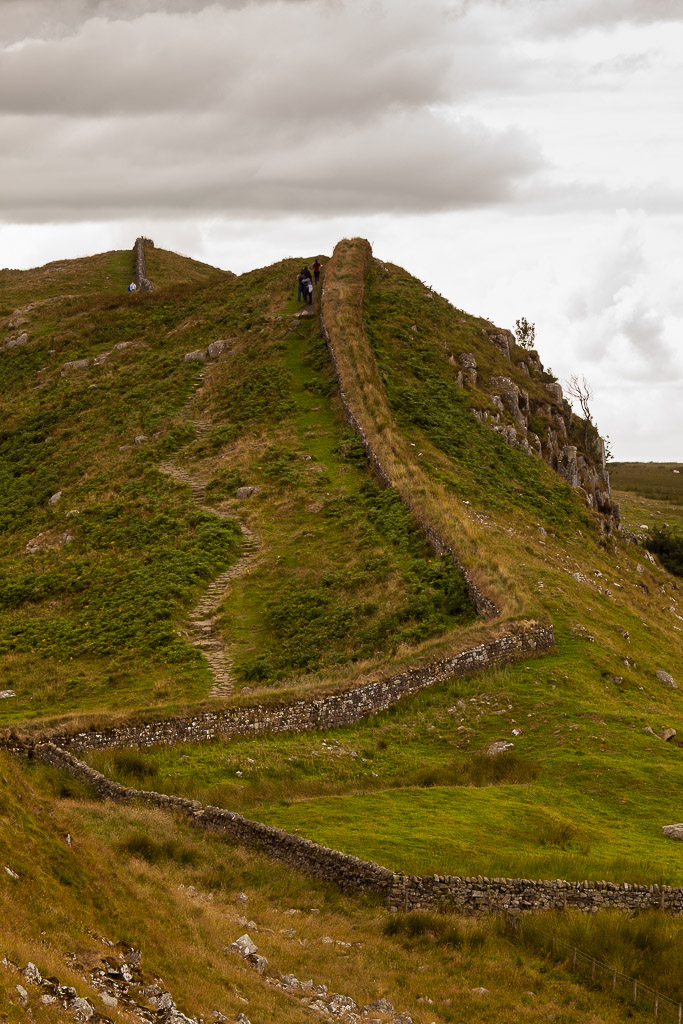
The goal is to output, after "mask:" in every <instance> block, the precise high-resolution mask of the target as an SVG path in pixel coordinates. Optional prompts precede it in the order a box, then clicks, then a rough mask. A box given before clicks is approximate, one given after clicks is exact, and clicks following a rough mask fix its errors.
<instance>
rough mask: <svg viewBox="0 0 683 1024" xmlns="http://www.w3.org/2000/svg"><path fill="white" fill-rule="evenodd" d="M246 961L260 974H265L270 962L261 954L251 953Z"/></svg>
mask: <svg viewBox="0 0 683 1024" xmlns="http://www.w3.org/2000/svg"><path fill="white" fill-rule="evenodd" d="M246 960H247V962H248V963H250V964H251V966H252V967H253V968H254V969H255V970H256V971H257V972H258V973H259V974H265V970H266V967H267V966H268V961H267V960H266V958H265V957H264V956H261V955H260V954H259V953H250V954H249V956H247V957H246Z"/></svg>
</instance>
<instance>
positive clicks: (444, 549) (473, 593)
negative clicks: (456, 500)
mask: <svg viewBox="0 0 683 1024" xmlns="http://www.w3.org/2000/svg"><path fill="white" fill-rule="evenodd" d="M348 244H349V243H348V242H340V243H339V244H338V245H337V246H336V247H335V251H334V254H333V257H332V261H330V262H331V263H332V268H331V269H330V263H328V264H327V266H326V267H325V274H324V276H323V289H322V301H321V304H320V306H321V312H320V322H321V329H322V332H323V337H324V338H325V341H326V342H327V347H328V350H329V353H330V358H331V360H332V366H333V367H334V372H335V376H336V378H337V384H338V386H339V395H340V398H341V403H342V406H343V408H344V412H345V415H346V419H347V421H348V423H349V426H350V427H351V429H352V430H353V431H355V433H356V434H357V435H358V437H359V438H360V440H361V442H362V444H363V447H364V448H365V453H366V455H367V457H368V461H369V462H370V465H371V467H372V469H373V472H374V473H375V475H376V476H377V477H378V478H379V479H380V480H381V481H382V482H383V483H384V484H385V485H386V486H387V487H396V485H395V483H394V481H393V480H392V478H391V474H390V473H389V471H388V469H387V468H386V466H385V465H384V464H383V462H382V459H381V458H380V456H379V454H378V453H377V451H376V450H375V448H374V446H373V444H372V441H371V439H370V437H369V436H368V433H367V431H366V430H364V429H363V426H362V425H361V423H360V419H359V416H358V413H357V411H356V410H354V409H353V408H352V405H351V402H350V401H349V398H348V385H347V381H346V380H345V378H344V371H343V361H342V359H341V358H340V352H339V338H338V332H336V331H334V330H332V331H331V330H330V325H329V324H328V323H327V322H326V318H325V291H326V289H327V288H328V287H329V281H328V275H329V274H334V273H335V272H336V266H335V262H334V260H335V257H337V259H338V260H339V259H340V258H341V254H342V252H343V250H342V248H341V247H343V246H345V245H348ZM354 244H356V247H357V248H358V249H359V250H360V253H361V257H362V272H361V274H360V276H359V279H358V280H357V281H356V282H354V284H355V286H356V287H355V288H354V286H353V284H352V285H351V287H349V281H348V273H346V272H345V271H343V270H342V272H341V273H342V275H343V278H344V288H345V293H346V294H347V295H348V296H349V299H350V302H351V304H352V306H353V309H354V310H355V311H356V315H357V320H358V327H359V330H360V331H361V332H362V334H363V335H364V334H365V331H364V328H363V326H362V316H363V314H362V310H363V293H364V288H365V274H366V273H367V269H368V267H369V265H370V261H371V259H372V249H371V247H370V243H369V242H365V241H364V240H360V239H356V240H355V243H354ZM356 307H357V309H356ZM367 348H368V353H369V355H368V359H369V361H371V362H372V363H374V357H373V356H372V354H371V351H370V343H369V342H368V343H367ZM373 376H374V374H373ZM377 381H378V383H377V385H376V386H377V387H380V388H381V384H379V375H378V374H377ZM397 491H398V493H399V495H400V498H401V500H402V501H403V503H404V504H405V505H406V506H407V507H408V508H409V509H410V511H411V512H412V513H413V515H414V516H415V518H416V519H417V521H418V522H419V524H420V527H421V529H422V531H423V532H424V534H425V535H426V537H427V539H428V541H429V543H430V544H431V545H432V547H433V548H434V550H435V551H436V553H437V554H440V555H442V554H447V555H449V556H450V557H451V558H452V559H453V561H454V562H455V564H456V565H457V566H458V568H459V569H460V571H461V572H462V574H463V577H464V579H465V586H466V588H467V593H468V595H469V597H470V600H471V601H472V603H473V604H474V606H475V608H476V609H477V613H478V614H479V615H481V616H483V617H484V618H495V617H497V616H498V615H499V614H500V612H499V609H498V608H497V606H496V604H495V603H494V602H493V601H492V600H491V599H490V598H489V597H487V596H486V595H485V594H483V593H482V592H481V590H480V589H479V588H478V587H477V585H476V583H475V582H474V580H473V578H472V575H471V573H470V572H469V571H468V569H467V567H466V566H465V565H463V563H462V562H461V560H460V559H459V557H458V555H457V553H456V551H455V550H454V549H453V547H452V546H451V545H450V544H449V543H448V542H447V541H446V540H444V538H443V537H441V536H440V535H439V533H438V531H437V530H436V529H435V527H434V526H433V525H432V524H431V523H428V522H427V520H426V519H425V516H424V514H423V513H422V511H421V509H420V507H419V505H418V504H417V503H416V502H415V501H413V500H412V498H411V497H410V495H407V494H405V493H403V491H401V490H399V489H398V488H397Z"/></svg>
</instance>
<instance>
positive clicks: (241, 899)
mask: <svg viewBox="0 0 683 1024" xmlns="http://www.w3.org/2000/svg"><path fill="white" fill-rule="evenodd" d="M237 902H238V903H248V902H249V897H248V896H247V894H246V892H241V893H240V894H239V896H238V897H237Z"/></svg>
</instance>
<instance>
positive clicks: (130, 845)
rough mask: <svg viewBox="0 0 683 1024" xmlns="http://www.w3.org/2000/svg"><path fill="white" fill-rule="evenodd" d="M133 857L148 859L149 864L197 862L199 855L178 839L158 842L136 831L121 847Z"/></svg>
mask: <svg viewBox="0 0 683 1024" xmlns="http://www.w3.org/2000/svg"><path fill="white" fill-rule="evenodd" d="M119 848H120V849H121V850H122V851H123V852H124V853H128V854H130V856H131V857H138V858H139V859H140V860H146V861H147V863H148V864H160V863H163V862H164V861H175V863H176V864H196V863H197V860H198V857H197V853H196V851H195V850H193V849H192V848H191V847H188V846H184V845H183V844H182V843H180V842H179V841H178V840H177V839H164V840H162V841H160V842H157V841H156V840H155V839H150V837H149V836H147V835H145V833H144V832H134V833H133V834H132V835H130V836H129V837H128V838H127V839H124V840H123V841H122V842H121V843H120V847H119Z"/></svg>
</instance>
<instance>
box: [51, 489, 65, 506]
mask: <svg viewBox="0 0 683 1024" xmlns="http://www.w3.org/2000/svg"><path fill="white" fill-rule="evenodd" d="M61 497H62V492H61V491H55V493H54V494H53V495H52V497H51V498H50V499H49V500H48V505H56V504H57V502H58V501H59V500H60V498H61Z"/></svg>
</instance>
